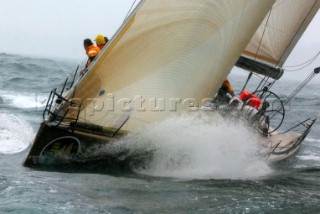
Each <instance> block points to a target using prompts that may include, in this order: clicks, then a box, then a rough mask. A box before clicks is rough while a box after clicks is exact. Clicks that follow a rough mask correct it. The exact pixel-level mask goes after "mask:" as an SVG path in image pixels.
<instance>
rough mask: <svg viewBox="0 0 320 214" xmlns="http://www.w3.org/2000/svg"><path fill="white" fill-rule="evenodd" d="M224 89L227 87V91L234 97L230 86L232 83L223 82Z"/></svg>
mask: <svg viewBox="0 0 320 214" xmlns="http://www.w3.org/2000/svg"><path fill="white" fill-rule="evenodd" d="M222 87H225V89H226V91H227V92H228V93H229V94H231V96H233V97H234V92H233V88H232V86H231V84H230V82H229V81H228V80H227V79H226V80H225V81H223V83H222Z"/></svg>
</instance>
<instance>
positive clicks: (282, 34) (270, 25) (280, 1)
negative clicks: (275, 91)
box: [242, 0, 320, 67]
mask: <svg viewBox="0 0 320 214" xmlns="http://www.w3.org/2000/svg"><path fill="white" fill-rule="evenodd" d="M319 8H320V0H277V1H276V2H275V4H274V6H273V7H272V10H271V11H270V13H269V14H268V15H267V16H266V17H265V19H264V21H263V22H262V24H261V26H260V27H259V29H258V30H257V32H256V33H255V35H254V36H253V38H252V39H251V41H250V43H249V44H248V46H247V47H246V49H245V51H244V52H243V54H242V55H243V56H245V57H248V58H251V59H255V60H257V61H260V62H262V63H266V64H270V65H273V66H278V67H282V66H283V64H284V62H285V61H286V59H287V57H288V56H289V54H290V53H291V51H292V50H293V48H294V47H295V45H296V44H297V42H298V40H299V39H300V37H301V36H302V34H303V32H304V31H305V30H306V28H307V27H308V25H309V24H310V22H311V20H312V19H313V17H314V16H315V14H316V13H317V12H318V10H319Z"/></svg>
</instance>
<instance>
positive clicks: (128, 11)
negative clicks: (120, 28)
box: [123, 0, 137, 22]
mask: <svg viewBox="0 0 320 214" xmlns="http://www.w3.org/2000/svg"><path fill="white" fill-rule="evenodd" d="M136 1H137V0H134V1H133V3H132V5H131V7H130V9H129V11H128V13H127V15H126V17H125V18H124V20H123V22H125V21H126V20H127V18H128V16H129V14H130V12H131V11H132V8H133V6H134V5H135V3H136Z"/></svg>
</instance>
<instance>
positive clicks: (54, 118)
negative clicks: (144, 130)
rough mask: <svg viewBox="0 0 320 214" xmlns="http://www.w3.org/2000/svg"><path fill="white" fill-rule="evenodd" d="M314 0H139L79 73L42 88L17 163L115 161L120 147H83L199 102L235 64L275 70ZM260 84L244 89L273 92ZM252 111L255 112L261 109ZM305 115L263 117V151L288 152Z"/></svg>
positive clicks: (275, 73)
mask: <svg viewBox="0 0 320 214" xmlns="http://www.w3.org/2000/svg"><path fill="white" fill-rule="evenodd" d="M319 6H320V1H318V0H308V1H304V2H302V1H300V0H290V1H288V0H287V1H284V0H277V1H276V0H260V1H257V0H237V1H234V0H223V1H221V0H188V1H187V0H179V1H168V0H166V1H163V0H141V1H140V3H139V4H138V5H137V7H136V8H135V9H134V10H133V11H132V13H131V14H130V16H129V17H128V18H127V19H126V20H125V22H124V23H123V25H122V26H121V27H120V28H119V30H118V31H117V33H116V34H115V35H114V36H113V38H112V39H111V40H110V41H109V43H108V45H107V46H106V47H105V48H104V49H103V50H102V51H101V53H100V54H99V56H98V57H97V58H96V59H95V60H94V61H93V62H92V63H91V64H90V66H89V67H88V69H87V70H86V73H85V74H84V75H83V76H81V77H80V78H79V79H78V80H76V75H77V72H75V74H74V77H73V79H72V81H71V83H70V84H69V80H68V79H67V80H66V81H65V83H64V85H63V87H62V88H61V90H58V89H54V90H52V91H51V93H50V96H49V99H48V102H47V106H46V108H45V110H44V112H43V119H44V120H43V122H42V123H41V126H40V128H39V131H38V133H37V135H36V138H35V140H34V143H33V145H32V147H31V149H30V151H29V153H28V155H27V157H26V159H25V162H24V166H27V167H33V166H39V165H48V164H56V165H59V164H61V163H66V162H68V163H69V162H86V161H90V160H92V159H93V158H98V159H101V160H102V159H103V160H107V161H108V162H109V163H110V162H117V161H120V160H119V159H120V158H118V157H119V156H120V155H121V154H114V155H109V156H101V155H100V156H98V157H97V156H94V155H93V156H90V153H91V152H92V151H93V150H94V149H96V148H99V147H100V146H104V145H107V144H113V143H117V140H119V139H121V138H122V137H123V136H125V135H127V134H128V133H130V132H133V131H134V130H136V129H138V128H141V127H143V126H145V125H147V124H150V123H156V122H158V121H161V120H164V119H165V118H168V117H171V116H172V115H180V114H181V113H182V112H187V111H188V110H190V109H191V108H192V109H194V108H198V109H201V106H205V105H207V104H208V103H210V102H211V100H212V98H213V97H214V96H215V95H216V93H217V91H218V90H219V88H220V86H221V84H222V82H223V81H224V80H225V79H226V78H227V76H228V74H229V73H230V71H231V69H232V68H233V67H234V66H235V65H236V66H238V67H240V68H243V69H245V70H248V71H249V78H248V81H249V80H250V75H251V74H252V73H253V72H255V73H258V74H260V75H263V76H265V77H267V78H266V79H268V78H269V77H270V78H274V79H279V78H280V77H281V75H282V73H283V70H282V69H281V67H282V65H283V63H284V61H285V60H286V58H287V57H288V55H289V54H290V52H291V51H292V49H293V48H294V46H295V45H296V43H297V41H298V40H299V38H300V37H301V35H302V33H303V32H304V31H305V29H306V28H307V26H308V25H309V23H310V21H311V20H312V18H313V17H314V15H315V14H316V12H317V11H318V9H319ZM283 25H285V26H286V28H287V29H286V31H285V32H284V31H283V30H282V29H283ZM279 29H280V30H279ZM248 81H247V82H248ZM262 85H263V86H265V87H264V88H263V89H262V90H260V87H258V89H257V90H256V91H255V92H253V93H254V94H256V95H257V96H259V97H260V98H261V100H262V101H263V102H265V103H267V102H269V100H268V99H269V98H270V97H271V95H272V96H274V93H273V92H270V90H269V88H270V87H267V86H266V85H267V81H265V82H263V83H261V86H262ZM245 86H246V85H245ZM245 86H244V89H245ZM275 97H276V95H275ZM281 103H282V101H281ZM244 104H245V102H244ZM243 109H244V108H243ZM257 111H258V115H259V120H260V119H261V117H262V116H264V117H265V115H266V113H267V111H268V108H265V109H264V111H262V110H261V109H257ZM281 111H283V108H280V109H276V111H272V112H276V114H277V113H278V112H281ZM282 115H283V116H284V114H282ZM265 118H266V117H265ZM268 118H269V119H270V120H271V119H272V117H271V116H269V117H268ZM267 122H268V121H267ZM314 122H315V120H314V119H310V120H306V121H304V122H302V123H301V124H298V125H297V127H298V126H303V127H305V129H304V130H303V131H302V132H301V133H292V132H291V130H288V132H286V133H282V134H281V133H278V132H277V129H278V125H276V127H271V126H269V123H267V125H268V130H267V134H266V136H262V135H261V143H262V144H263V145H264V146H265V147H266V148H268V149H269V153H268V157H267V159H268V160H270V161H271V162H272V161H279V160H283V159H286V158H288V157H290V156H291V155H292V154H294V153H295V152H296V151H297V150H298V148H299V146H300V144H301V142H302V141H303V139H304V138H305V136H306V135H307V134H308V132H309V131H310V129H311V127H312V125H313V123H314ZM280 125H281V124H280ZM293 128H295V127H293Z"/></svg>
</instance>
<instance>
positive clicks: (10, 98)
mask: <svg viewBox="0 0 320 214" xmlns="http://www.w3.org/2000/svg"><path fill="white" fill-rule="evenodd" d="M1 97H2V98H3V101H4V104H5V105H9V106H13V107H16V108H23V109H31V108H43V107H45V105H46V104H47V103H46V99H47V97H48V95H47V94H35V93H31V94H30V93H13V92H6V93H5V94H4V95H1Z"/></svg>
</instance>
